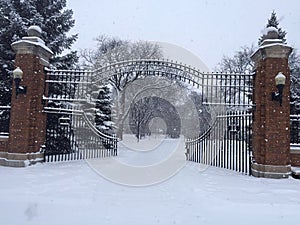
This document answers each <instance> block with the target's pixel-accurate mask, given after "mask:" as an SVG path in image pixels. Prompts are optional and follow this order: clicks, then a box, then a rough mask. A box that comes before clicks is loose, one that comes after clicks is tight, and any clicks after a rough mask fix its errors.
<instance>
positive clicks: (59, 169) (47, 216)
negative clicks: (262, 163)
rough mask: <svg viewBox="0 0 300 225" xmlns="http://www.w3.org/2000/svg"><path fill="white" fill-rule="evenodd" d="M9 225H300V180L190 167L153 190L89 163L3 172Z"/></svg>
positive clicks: (0, 197) (1, 217) (0, 215)
mask: <svg viewBox="0 0 300 225" xmlns="http://www.w3.org/2000/svg"><path fill="white" fill-rule="evenodd" d="M0 179H1V183H0V202H1V210H0V221H1V224H3V225H18V224H37V225H41V224H42V225H60V224H62V225H65V224H72V225H76V224H78V225H81V224H89V225H93V224H101V225H104V224H116V225H117V224H122V225H135V224H138V225H139V224H143V225H153V224H163V225H168V224H180V225H182V224H188V225H192V224H197V225H198V224H223V225H224V224H229V225H234V224H238V225H243V224H251V225H252V224H272V225H276V224H280V225H283V224H297V223H298V221H299V209H300V197H299V196H300V181H299V180H295V179H292V178H290V179H286V180H271V179H257V178H253V177H249V176H245V175H241V174H238V173H236V172H232V171H227V170H223V169H218V168H212V167H209V168H207V169H206V170H204V171H203V170H202V169H199V165H198V164H195V163H191V162H189V163H187V165H186V166H185V167H184V168H183V169H182V170H180V171H179V172H178V173H177V174H176V175H175V176H173V177H171V178H170V179H168V180H167V181H165V182H163V183H159V184H155V185H152V186H147V187H130V186H123V185H118V184H116V183H113V182H109V181H107V180H106V179H104V178H103V177H101V176H99V175H98V174H97V173H95V172H94V170H93V169H91V168H90V167H89V165H88V164H87V163H86V162H85V161H77V162H62V163H48V164H39V165H35V166H31V167H27V168H6V167H0Z"/></svg>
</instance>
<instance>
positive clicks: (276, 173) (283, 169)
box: [251, 163, 291, 179]
mask: <svg viewBox="0 0 300 225" xmlns="http://www.w3.org/2000/svg"><path fill="white" fill-rule="evenodd" d="M251 172H252V176H254V177H264V178H277V179H279V178H288V177H289V175H290V174H291V166H290V165H284V166H274V165H262V164H257V163H252V165H251Z"/></svg>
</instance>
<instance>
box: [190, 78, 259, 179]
mask: <svg viewBox="0 0 300 225" xmlns="http://www.w3.org/2000/svg"><path fill="white" fill-rule="evenodd" d="M203 76H204V77H205V78H204V80H205V82H204V83H203V86H204V88H205V89H207V90H209V89H210V90H211V91H207V93H211V97H210V98H209V99H207V100H206V102H203V104H207V105H210V107H211V108H212V109H215V111H216V115H215V116H214V119H213V120H212V123H211V125H210V127H209V129H207V130H206V131H205V132H204V133H201V134H200V135H199V136H198V137H196V138H192V139H187V140H186V157H187V160H190V161H194V162H198V163H202V164H205V165H211V166H216V167H221V168H226V169H231V170H235V171H238V172H242V173H244V174H250V173H251V170H250V167H251V158H252V145H251V139H252V138H251V137H252V129H251V125H252V101H251V94H252V77H253V75H252V74H220V73H211V74H204V75H203Z"/></svg>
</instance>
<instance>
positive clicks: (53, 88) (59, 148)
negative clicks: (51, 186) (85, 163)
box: [43, 70, 117, 162]
mask: <svg viewBox="0 0 300 225" xmlns="http://www.w3.org/2000/svg"><path fill="white" fill-rule="evenodd" d="M46 72H47V79H46V88H47V89H46V90H45V91H46V92H48V95H47V96H46V95H45V96H44V97H43V101H44V112H45V113H47V132H46V143H45V146H44V151H45V161H48V162H49V161H50V162H52V161H66V160H80V159H88V158H102V157H108V156H115V155H117V137H116V136H115V135H108V134H104V133H101V132H100V131H98V130H93V129H92V126H91V124H90V121H89V120H88V118H87V116H86V112H84V111H83V110H82V107H81V106H82V103H83V102H85V101H86V100H87V98H88V94H89V93H87V86H88V85H90V84H91V82H92V78H93V74H92V72H91V71H67V70H46Z"/></svg>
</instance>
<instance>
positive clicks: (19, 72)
mask: <svg viewBox="0 0 300 225" xmlns="http://www.w3.org/2000/svg"><path fill="white" fill-rule="evenodd" d="M22 77H23V71H22V70H21V69H20V68H19V67H17V68H16V69H15V70H14V71H13V78H14V81H15V85H16V98H17V97H18V95H19V94H26V91H27V87H23V86H20V82H21V80H22Z"/></svg>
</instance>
